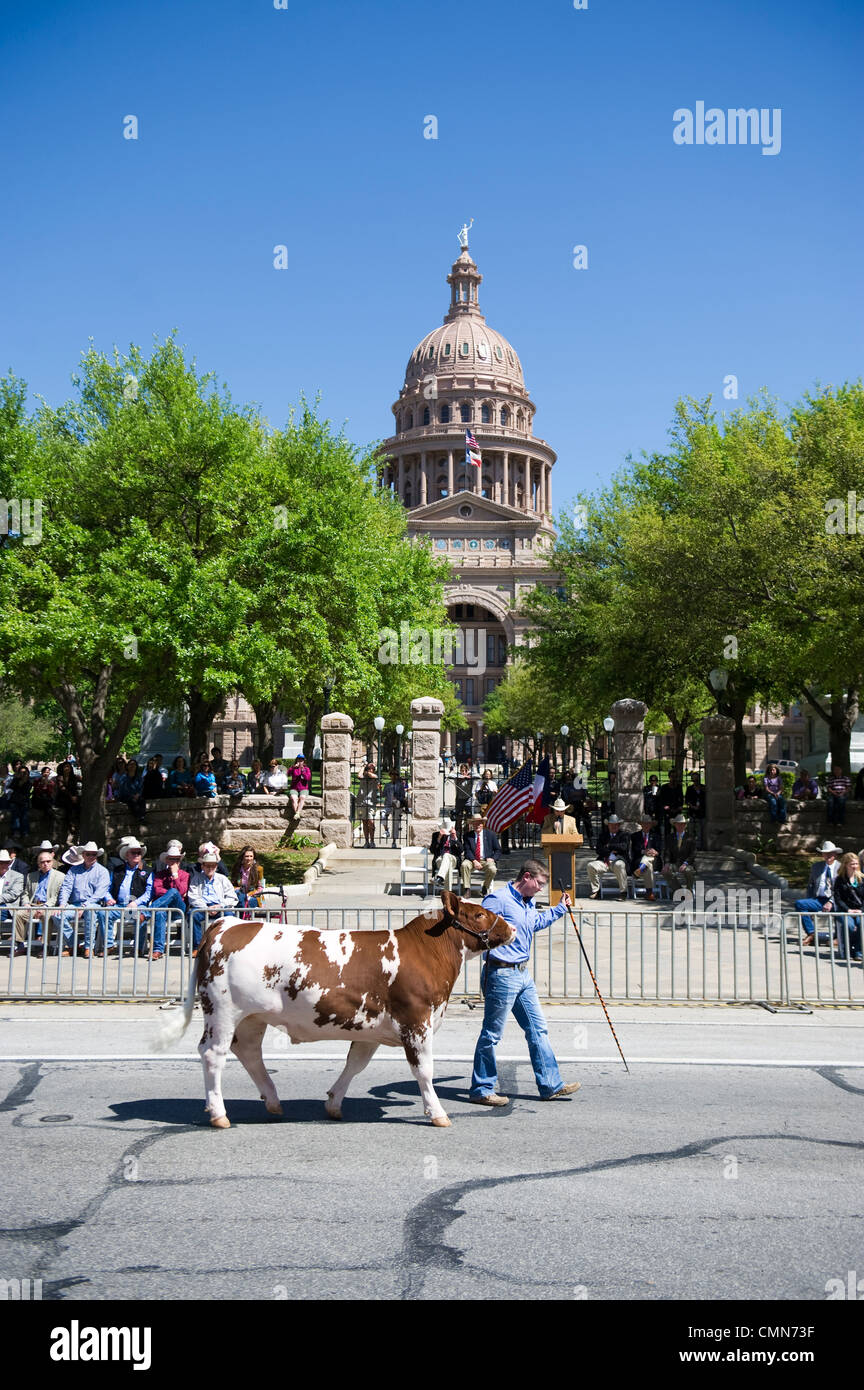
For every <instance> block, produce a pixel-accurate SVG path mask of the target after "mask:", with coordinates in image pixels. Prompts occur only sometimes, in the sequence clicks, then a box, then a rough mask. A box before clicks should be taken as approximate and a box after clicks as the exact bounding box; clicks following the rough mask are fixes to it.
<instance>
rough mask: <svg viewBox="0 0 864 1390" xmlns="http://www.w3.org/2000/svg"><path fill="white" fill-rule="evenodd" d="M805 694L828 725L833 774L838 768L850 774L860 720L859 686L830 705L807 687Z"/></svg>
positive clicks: (850, 688)
mask: <svg viewBox="0 0 864 1390" xmlns="http://www.w3.org/2000/svg"><path fill="white" fill-rule="evenodd" d="M803 693H804V695H805V697H806V699H807V701H808V703H809V704H810V705H811V706H812V708H813V709H814V710H815V711H816V713H817V714H818V716H819V718H820V719H823V720H824V721H825V723H826V724H827V725H828V749H829V752H830V754H831V770H832V772H836V771H837V770H838V768H843V769H844V771H845V772H847V773H848V772H850V771H851V768H852V763H851V746H852V729H853V727H854V725H855V721H856V720H857V718H858V688H857V686H854V685H850V686H849V687H848V688H847V689H846V691H845V693H844V694H843V695H838V696H837V698H836V699H832V701H831V704H830V705H824V704H822V703H821V702H820V700H819V699H818V698H817V697H816V695H815V694H814V693H813V692H812V691H810V690H808V689H807V687H806V686H805V687H804V692H803Z"/></svg>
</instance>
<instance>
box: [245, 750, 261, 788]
mask: <svg viewBox="0 0 864 1390" xmlns="http://www.w3.org/2000/svg"><path fill="white" fill-rule="evenodd" d="M263 781H264V769H263V767H262V766H261V759H260V758H253V759H252V766H251V768H250V769H249V772H248V773H247V775H246V790H247V792H248V793H249V795H250V796H252V795H253V794H254V795H255V796H258V795H260V794H261V792H262V791H263V790H264V788H263V785H262V783H263Z"/></svg>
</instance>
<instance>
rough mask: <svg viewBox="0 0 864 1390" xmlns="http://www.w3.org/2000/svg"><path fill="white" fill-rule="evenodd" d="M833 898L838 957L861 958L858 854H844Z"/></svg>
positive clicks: (863, 883)
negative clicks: (836, 912) (835, 914)
mask: <svg viewBox="0 0 864 1390" xmlns="http://www.w3.org/2000/svg"><path fill="white" fill-rule="evenodd" d="M834 902H835V904H836V907H837V909H838V916H837V918H836V921H835V927H836V931H837V959H838V960H849V959H851V960H860V959H861V922H862V916H861V914H862V912H864V874H862V872H861V865H860V864H859V862H858V855H857V854H844V855H843V858H842V859H841V860H840V868H839V869H838V870H837V877H836V878H835V880H834Z"/></svg>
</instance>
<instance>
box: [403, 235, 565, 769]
mask: <svg viewBox="0 0 864 1390" xmlns="http://www.w3.org/2000/svg"><path fill="white" fill-rule="evenodd" d="M460 242H461V244H462V250H461V253H460V255H459V257H458V258H457V260H455V261H454V263H453V265H452V266H451V269H450V274H449V275H448V276H447V284H448V285H449V286H450V305H449V308H448V310H447V313H446V314H445V316H444V321H443V323H442V324H441V325H440V327H438V328H434V329H433V330H432V331H431V333H427V334H426V336H425V337H424V338H422V339H421V340H420V342H419V343H418V344H417V346H416V348H415V349H414V351H413V352H412V354H411V356H410V358H409V360H408V365H407V367H406V369H405V380H404V382H403V385H402V387H401V389H400V391H399V396H398V398H397V400H396V401H395V402H394V404H393V406H392V410H393V416H394V423H395V431H394V433H393V434H392V435H391V436H390V438H388V439H385V441H384V443H383V445H382V453H383V455H384V458H385V460H386V461H385V462H384V463H383V465H382V468H381V482H382V484H383V485H384V486H385V487H388V488H390V489H391V490H392V491H393V492H394V493H395V494H396V495H397V496H398V497H399V498H400V499H401V500H402V502H403V504H404V506H405V507H406V509H407V511H408V513H409V535H410V536H412V537H415V538H420V537H422V538H423V539H425V540H427V541H428V542H429V543H430V544H431V546H432V548H433V550H434V552H435V553H436V554H438V555H440V556H441V557H442V558H445V559H447V560H448V561H449V563H450V567H451V578H450V582H449V583H448V584H447V586H446V600H447V609H448V613H449V615H450V617H451V618H452V620H453V622H454V623H455V624H456V625H457V626H458V628H459V629H460V630H461V631H462V633H463V634H465V640H464V643H463V647H462V650H461V651H459V652H457V663H458V664H456V665H454V666H453V667H451V668H449V674H450V677H451V679H452V681H453V683H454V685H455V686H456V690H457V693H458V695H459V699H460V701H461V703H462V706H463V709H464V712H465V716H466V719H467V720H468V724H469V728H468V729H467V730H463V731H461V732H460V733H459V734H457V735H455V736H454V737H455V742H453V743H452V744H451V735H449V734H446V735H445V749H446V750H447V751H452V752H454V753H455V754H456V756H457V758H460V759H461V758H462V757H468V756H469V755H472V754H473V756H475V757H478V758H479V757H480V756H481V755H483V754H485V757H486V759H487V760H488V761H490V762H497V761H498V759H499V756H500V751H501V744H500V740H499V739H498V738H497V737H494V736H488V737H487V736H486V735H485V734H484V730H483V702H484V700H485V699H486V696H487V695H488V694H489V693H490V691H491V690H493V689H494V687H495V686H496V685H497V684H498V682H499V681H500V680H501V679H502V678H503V676H504V673H505V670H506V667H507V664H508V649H509V648H510V647H511V646H517V645H520V644H521V643H523V642H524V641H525V639H526V633H527V626H528V625H527V622H526V620H525V619H524V617H522V616H521V615H520V612H519V604H520V600H521V599H522V598H523V597H524V595H525V594H526V592H529V591H530V590H532V589H533V588H534V587H535V586H536V585H537V584H538V583H546V584H550V583H551V584H552V585H553V586H554V584H555V576H554V575H553V574H552V573H551V571H550V570H549V568H548V563H547V559H546V555H547V551H548V547H549V545H550V544H551V543H552V542H553V541H554V538H555V532H554V529H553V526H552V486H551V479H552V468H553V465H554V463H555V458H556V455H555V451H554V450H553V449H552V448H551V447H550V446H549V445H548V444H547V443H546V441H545V440H543V439H540V438H538V437H537V436H536V435H535V434H534V412H535V405H534V402H533V401H532V399H531V397H530V395H529V394H528V388H527V387H526V385H525V379H524V376H523V373H522V364H521V362H520V360H519V357H518V354H517V353H516V350H515V348H514V347H513V346H512V344H511V343H510V342H508V340H507V339H506V338H505V337H503V336H502V334H500V333H498V332H496V330H495V329H494V328H490V327H489V325H488V323H487V322H486V318H485V316H484V314H483V313H482V312H481V310H480V297H479V289H480V284H481V281H482V279H483V276H482V275H481V274H480V272H479V271H478V269H477V266H476V264H475V263H474V261H473V260H472V258H471V255H470V253H469V250H468V244H467V242H468V229H467V228H464V227H463V229H462V232H461V233H460ZM466 431H471V433H472V434H473V436H474V438H475V439H476V441H477V445H478V447H479V449H480V451H481V454H482V460H483V462H482V467H477V466H475V465H474V464H471V463H468V462H467V461H466V442H465V435H466Z"/></svg>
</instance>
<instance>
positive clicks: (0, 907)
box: [0, 849, 26, 955]
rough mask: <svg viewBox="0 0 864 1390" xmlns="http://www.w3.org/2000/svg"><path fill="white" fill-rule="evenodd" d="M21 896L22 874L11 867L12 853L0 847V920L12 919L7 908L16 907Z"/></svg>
mask: <svg viewBox="0 0 864 1390" xmlns="http://www.w3.org/2000/svg"><path fill="white" fill-rule="evenodd" d="M23 896H24V875H23V874H19V873H16V872H15V870H14V869H13V868H12V855H11V854H10V853H9V851H8V849H0V922H11V921H12V920H13V918H12V913H11V912H10V911H9V908H10V907H17V906H18V904H19V903H20V902H21V899H22V897H23ZM24 951H26V947H25V948H24ZM15 954H16V955H23V954H24V952H22V951H20V950H16V952H15Z"/></svg>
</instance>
